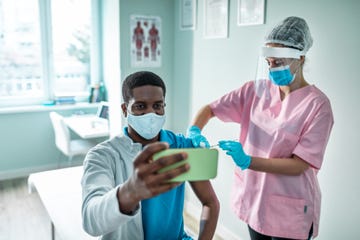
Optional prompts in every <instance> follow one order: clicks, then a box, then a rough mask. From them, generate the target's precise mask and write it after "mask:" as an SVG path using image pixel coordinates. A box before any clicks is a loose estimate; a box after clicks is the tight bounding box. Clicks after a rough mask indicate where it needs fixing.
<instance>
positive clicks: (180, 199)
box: [141, 130, 193, 240]
mask: <svg viewBox="0 0 360 240" xmlns="http://www.w3.org/2000/svg"><path fill="white" fill-rule="evenodd" d="M160 141H161V142H167V143H168V144H169V146H170V148H192V147H193V145H192V143H191V140H190V139H187V138H185V137H184V136H183V135H180V134H179V135H176V134H174V133H173V132H171V131H168V130H161V131H160ZM184 191H185V184H184V183H183V184H181V185H179V186H178V187H176V188H174V189H172V190H170V191H168V192H165V193H162V194H160V195H158V196H156V197H153V198H150V199H145V200H142V201H141V207H142V212H141V213H142V221H143V229H144V238H145V240H153V239H156V240H161V239H164V240H165V239H166V240H168V239H192V238H190V237H189V236H188V235H187V234H186V233H185V231H184V221H183V209H184Z"/></svg>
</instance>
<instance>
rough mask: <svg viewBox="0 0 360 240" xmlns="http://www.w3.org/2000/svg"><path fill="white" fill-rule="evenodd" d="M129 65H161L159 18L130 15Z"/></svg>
mask: <svg viewBox="0 0 360 240" xmlns="http://www.w3.org/2000/svg"><path fill="white" fill-rule="evenodd" d="M130 43H131V44H130V45H131V47H130V51H131V67H160V66H161V18H160V17H157V16H143V15H141V16H140V15H131V16H130Z"/></svg>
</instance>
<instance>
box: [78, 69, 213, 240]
mask: <svg viewBox="0 0 360 240" xmlns="http://www.w3.org/2000/svg"><path fill="white" fill-rule="evenodd" d="M165 93H166V88H165V84H164V82H163V81H162V79H161V78H160V77H159V76H157V75H156V74H154V73H151V72H136V73H134V74H131V75H129V76H128V77H127V78H126V79H125V81H124V83H123V86H122V94H123V100H124V102H123V103H122V105H121V108H122V111H123V114H124V116H125V117H126V118H127V121H128V126H127V127H126V128H125V129H124V136H118V137H115V138H113V139H110V140H108V141H105V142H103V143H101V144H99V145H98V146H96V147H95V148H93V149H92V150H90V152H89V153H88V154H87V156H86V159H85V161H84V175H83V178H82V187H83V206H82V217H83V226H84V229H85V231H86V232H88V233H89V234H91V235H94V236H100V235H102V239H132V240H133V239H191V238H190V237H189V236H187V234H186V233H185V231H184V226H183V224H184V223H183V217H182V214H183V205H184V188H185V185H184V183H173V182H169V180H170V179H172V178H174V177H176V176H178V175H180V174H182V173H184V172H186V171H188V170H189V165H187V164H185V165H182V166H179V167H177V168H175V169H173V170H168V171H166V172H164V173H159V172H158V170H160V169H161V168H163V167H165V166H168V165H171V164H173V163H176V162H179V161H182V160H183V159H185V158H186V157H187V156H186V153H185V152H184V153H179V154H174V155H171V156H167V157H163V158H161V159H159V160H157V161H153V160H152V155H153V154H154V153H156V152H158V151H160V150H164V149H166V148H168V147H170V148H188V147H193V145H192V141H191V140H190V139H186V138H185V137H184V136H183V135H175V134H174V133H172V132H171V131H167V130H162V127H163V125H164V122H165ZM190 184H191V187H192V188H193V190H194V192H195V194H196V195H197V197H198V198H199V200H200V201H201V203H202V206H203V207H202V214H201V221H200V232H199V239H212V237H213V235H214V233H215V229H216V224H217V219H218V214H219V202H218V200H217V197H216V195H215V193H214V191H213V188H212V186H211V184H210V182H209V181H198V182H191V183H190Z"/></svg>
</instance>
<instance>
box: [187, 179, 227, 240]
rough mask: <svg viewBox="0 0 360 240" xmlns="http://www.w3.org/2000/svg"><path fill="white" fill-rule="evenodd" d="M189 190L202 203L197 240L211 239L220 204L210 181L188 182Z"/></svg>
mask: <svg viewBox="0 0 360 240" xmlns="http://www.w3.org/2000/svg"><path fill="white" fill-rule="evenodd" d="M190 185H191V188H192V189H193V191H194V193H195V194H196V196H197V198H198V199H199V200H200V202H201V203H202V211H201V218H200V228H199V239H204V240H205V239H212V238H213V236H214V234H215V230H216V225H217V221H218V218H219V211H220V203H219V200H218V199H217V197H216V194H215V192H214V189H213V188H212V185H211V183H210V181H208V180H207V181H196V182H190Z"/></svg>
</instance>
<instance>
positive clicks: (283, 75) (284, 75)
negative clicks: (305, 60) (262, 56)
mask: <svg viewBox="0 0 360 240" xmlns="http://www.w3.org/2000/svg"><path fill="white" fill-rule="evenodd" d="M269 78H270V80H271V81H272V82H273V83H274V84H276V85H278V86H287V85H290V84H291V83H292V82H293V81H294V79H295V74H292V73H291V71H290V66H289V65H286V66H280V67H275V68H270V69H269Z"/></svg>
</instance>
